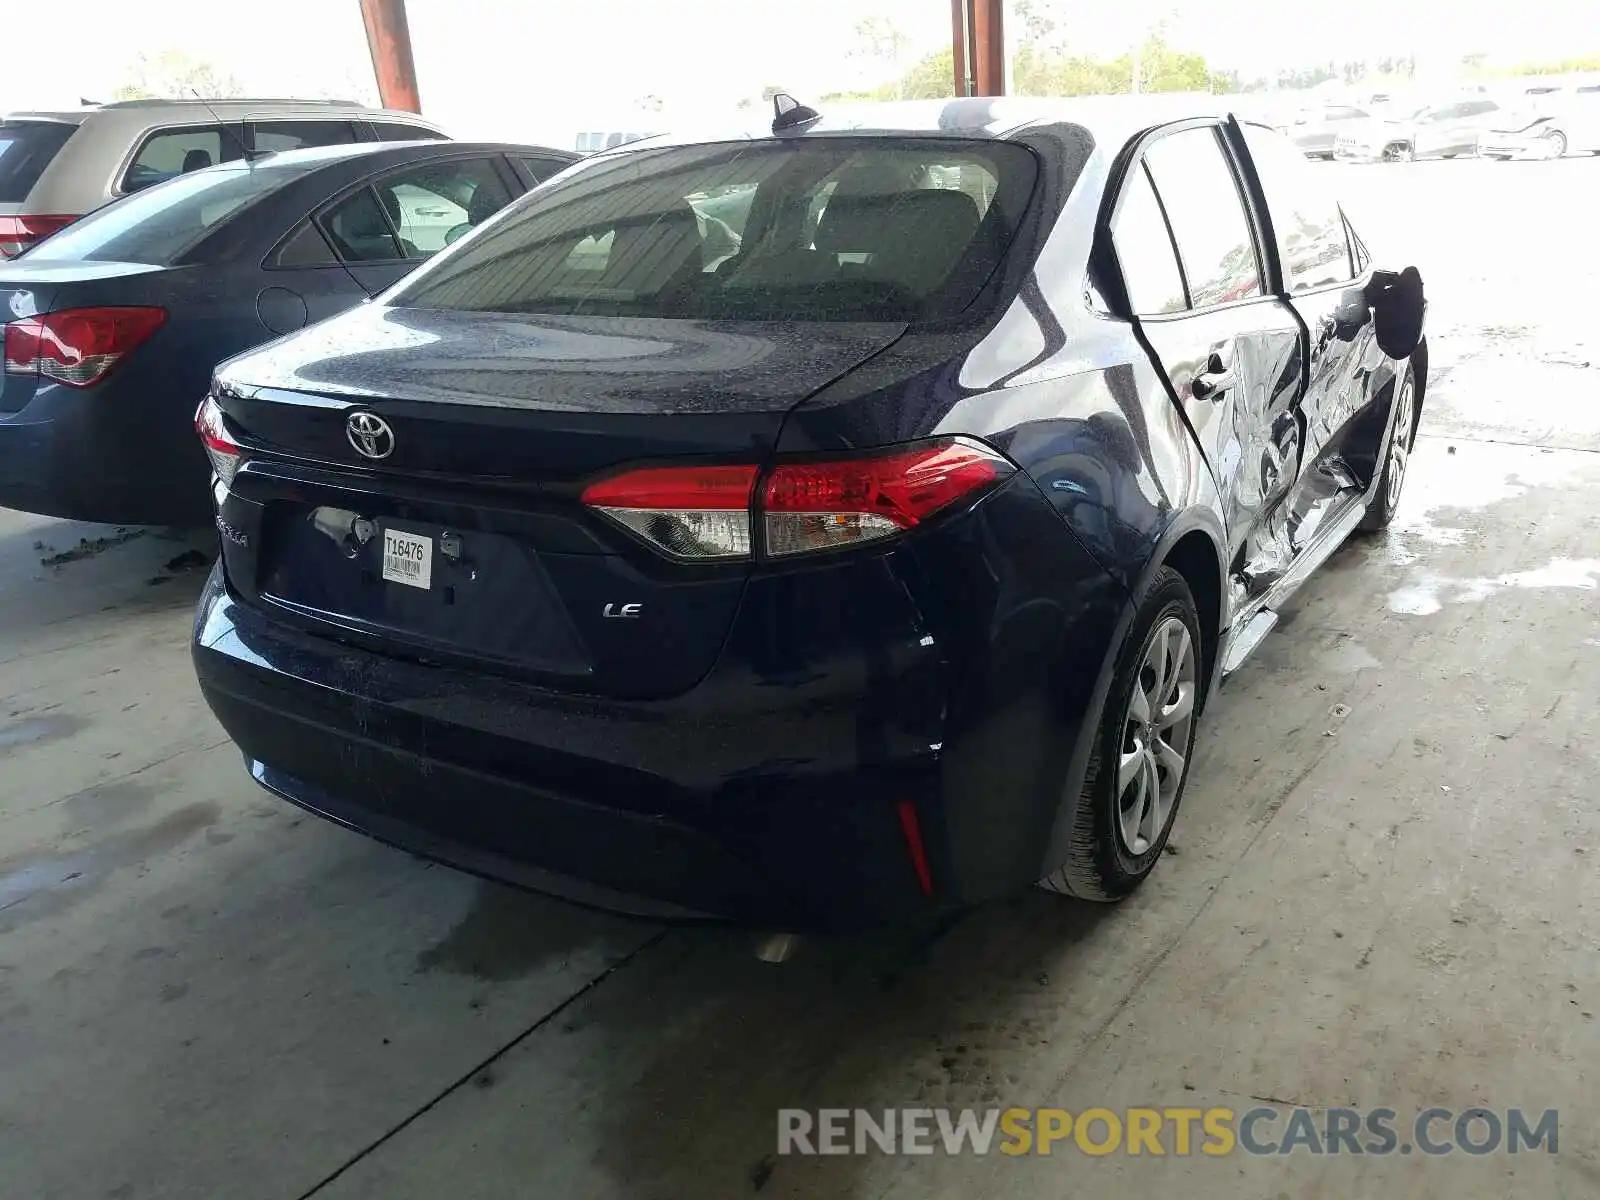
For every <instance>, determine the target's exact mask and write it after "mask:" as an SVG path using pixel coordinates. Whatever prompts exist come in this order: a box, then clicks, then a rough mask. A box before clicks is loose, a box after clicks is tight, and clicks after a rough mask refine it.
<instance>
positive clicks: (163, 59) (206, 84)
mask: <svg viewBox="0 0 1600 1200" xmlns="http://www.w3.org/2000/svg"><path fill="white" fill-rule="evenodd" d="M111 95H112V98H113V99H115V100H151V99H178V100H192V99H194V97H196V96H199V97H200V98H201V99H202V100H226V99H230V98H232V97H236V96H242V95H244V89H243V88H242V87H240V86H239V81H238V80H237V79H235V78H234V77H233V76H232V75H231V74H229V73H228V72H227V71H224V70H223V69H222V68H220V67H218V66H217V65H216V64H215V63H210V62H206V61H205V60H203V59H197V58H193V57H191V56H190V55H188V54H185V53H184V52H183V51H181V50H160V51H157V52H156V53H154V54H151V53H143V54H140V55H139V56H138V57H136V58H135V59H134V60H133V62H132V63H130V64H129V65H128V68H127V70H126V71H124V72H123V82H122V83H121V84H120V85H119V86H118V87H117V88H116V89H115V90H114V91H113V92H112V93H111Z"/></svg>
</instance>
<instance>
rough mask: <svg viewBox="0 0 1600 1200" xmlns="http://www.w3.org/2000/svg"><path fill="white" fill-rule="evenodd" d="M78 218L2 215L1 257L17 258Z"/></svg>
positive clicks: (0, 221) (0, 234)
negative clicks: (36, 243)
mask: <svg viewBox="0 0 1600 1200" xmlns="http://www.w3.org/2000/svg"><path fill="white" fill-rule="evenodd" d="M77 219H78V218H77V217H75V216H64V215H51V216H34V217H0V258H15V257H16V256H17V255H19V254H21V253H22V252H23V251H24V250H26V249H28V248H29V247H31V246H32V245H33V244H34V243H35V242H40V241H43V240H44V239H45V238H47V237H49V236H50V235H51V234H52V233H54V232H56V230H58V229H65V228H66V227H67V226H68V225H71V224H72V223H73V222H74V221H76V220H77Z"/></svg>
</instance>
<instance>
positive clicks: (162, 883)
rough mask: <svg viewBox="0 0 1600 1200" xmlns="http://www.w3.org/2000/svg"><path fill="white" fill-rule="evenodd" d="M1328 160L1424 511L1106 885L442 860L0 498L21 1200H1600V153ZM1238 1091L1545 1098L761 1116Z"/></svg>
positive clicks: (147, 588) (97, 571)
mask: <svg viewBox="0 0 1600 1200" xmlns="http://www.w3.org/2000/svg"><path fill="white" fill-rule="evenodd" d="M1325 169H1326V171H1327V173H1328V174H1327V177H1328V178H1330V179H1339V180H1341V181H1342V182H1343V183H1344V184H1345V185H1346V186H1347V188H1348V189H1349V191H1350V193H1351V194H1352V196H1353V199H1352V201H1351V204H1350V208H1351V210H1352V214H1353V216H1355V218H1356V219H1357V221H1358V223H1360V224H1361V227H1362V228H1363V230H1364V232H1365V233H1366V234H1367V236H1368V240H1369V242H1370V243H1371V244H1372V245H1373V248H1374V249H1375V250H1380V251H1381V249H1382V246H1383V244H1384V243H1385V242H1386V241H1390V240H1394V241H1396V242H1397V244H1400V245H1409V246H1413V247H1415V250H1414V254H1413V257H1415V258H1416V259H1417V260H1418V261H1419V262H1420V263H1421V264H1422V265H1423V267H1424V269H1425V272H1426V274H1427V277H1428V281H1429V285H1430V294H1431V296H1432V298H1433V310H1432V313H1431V316H1430V322H1431V330H1432V334H1433V347H1434V362H1435V366H1436V369H1435V381H1434V386H1433V390H1432V393H1431V395H1430V397H1429V405H1428V409H1427V412H1426V415H1425V419H1424V424H1423V437H1422V439H1421V442H1420V445H1419V449H1418V454H1417V459H1416V465H1415V468H1414V473H1413V476H1412V479H1411V483H1410V485H1409V490H1408V495H1407V497H1406V501H1405V504H1404V507H1403V516H1402V520H1401V521H1400V522H1399V524H1398V525H1397V526H1396V528H1395V529H1394V530H1392V531H1391V532H1390V533H1389V534H1388V535H1387V536H1385V537H1381V538H1378V539H1375V540H1371V541H1363V542H1359V543H1353V544H1352V545H1350V546H1349V547H1347V548H1346V549H1345V550H1344V551H1342V552H1341V553H1340V554H1339V555H1338V556H1337V557H1336V558H1335V559H1334V561H1333V562H1332V563H1331V564H1330V565H1329V567H1328V568H1327V569H1325V571H1324V572H1323V573H1322V574H1321V575H1320V576H1319V577H1318V578H1317V579H1315V580H1314V581H1313V582H1312V583H1311V584H1310V585H1309V586H1308V587H1307V589H1306V590H1305V591H1304V592H1303V593H1302V595H1301V597H1300V598H1299V600H1298V602H1297V605H1296V607H1295V608H1294V610H1293V612H1292V620H1290V621H1288V623H1287V625H1286V627H1285V628H1284V629H1282V630H1281V631H1280V632H1277V633H1275V634H1273V635H1272V637H1271V638H1269V640H1268V641H1267V643H1266V644H1265V645H1264V646H1263V648H1262V650H1261V651H1260V652H1259V654H1258V655H1257V657H1256V659H1255V660H1253V661H1252V663H1251V664H1250V665H1249V666H1247V667H1246V669H1245V670H1244V671H1243V672H1241V673H1240V675H1238V676H1236V677H1235V679H1234V680H1233V681H1231V682H1230V685H1229V687H1228V688H1227V690H1226V691H1225V692H1224V693H1222V695H1221V697H1220V699H1219V701H1218V703H1217V704H1216V705H1215V706H1214V708H1213V709H1212V710H1211V711H1209V712H1208V713H1207V716H1206V721H1205V723H1204V725H1203V726H1202V730H1201V750H1200V752H1199V756H1198V758H1197V760H1196V762H1195V765H1194V768H1193V771H1192V775H1191V781H1190V785H1189V791H1188V795H1187V799H1186V801H1185V805H1184V810H1183V812H1182V814H1181V816H1180V821H1179V825H1178V827H1177V831H1176V834H1175V837H1174V843H1175V846H1176V850H1177V853H1176V854H1175V855H1174V856H1172V857H1169V858H1167V859H1166V860H1165V861H1164V862H1163V863H1162V865H1161V868H1160V870H1159V872H1158V873H1157V875H1156V876H1155V878H1154V879H1153V880H1152V881H1151V883H1150V885H1149V886H1148V887H1147V888H1145V889H1144V890H1143V891H1142V892H1141V893H1140V894H1138V895H1137V896H1136V897H1135V898H1133V899H1132V900H1131V901H1130V902H1128V903H1126V904H1124V905H1122V906H1120V907H1118V908H1114V909H1100V908H1086V907H1082V906H1077V905H1073V904H1069V903H1065V902H1063V901H1062V900H1061V899H1060V898H1058V897H1054V896H1050V895H1045V894H1043V893H1039V894H1034V895H1026V896H1022V897H1019V898H1018V899H1017V900H1015V901H1014V902H1012V903H1009V904H1003V905H995V906H992V907H989V908H986V909H984V910H982V911H979V912H975V913H973V914H971V915H970V916H968V917H967V918H965V919H964V920H962V921H960V922H957V923H956V924H955V925H954V926H953V927H951V928H948V929H942V930H932V929H917V930H906V931H901V932H897V933H894V934H880V935H875V936H873V937H864V938H859V939H854V940H848V941H842V942H837V943H820V944H811V945H809V946H808V947H807V948H806V949H805V951H804V952H803V953H802V954H801V955H800V956H799V957H798V958H797V959H796V960H795V961H794V962H792V963H790V964H788V965H787V966H784V967H782V968H773V967H768V966H763V965H762V964H760V963H758V962H756V961H754V960H753V958H752V957H751V956H750V954H749V946H748V942H747V940H746V939H744V938H742V937H739V936H735V935H733V934H729V933H721V932H706V931H694V932H691V931H681V930H680V931H662V930H659V929H655V928H652V927H650V926H646V925H640V924H634V923H628V922H624V921H620V920H613V919H610V918H606V917H602V916H597V915H593V914H589V913H586V912H582V911H579V910H576V909H572V908H569V907H566V906H563V905H561V904H558V903H555V902H550V901H545V900H541V899H538V898H535V897H530V896H526V895H523V894H519V893H514V892H511V891H508V890H505V889H502V888H498V887H495V886H491V885H487V884H483V883H480V882H477V881H475V880H473V879H470V878H467V877H466V876H463V875H460V874H457V873H455V872H453V871H450V870H447V869H445V868H441V867H430V866H428V865H426V864H423V863H421V862H418V861H416V860H414V859H412V858H410V857H408V856H406V855H404V854H400V853H397V852H395V851H392V850H388V849H385V848H383V847H380V846H376V845H373V844H371V843H369V842H367V841H366V840H364V839H362V838H360V837H358V836H356V835H354V834H351V833H347V832H344V831H342V830H339V829H336V828H333V827H331V826H329V825H327V824H324V823H322V822H320V821H317V820H315V819H312V818H307V817H303V816H301V815H300V814H299V813H297V812H296V811H295V810H292V809H290V808H289V807H288V806H286V805H283V804H281V803H278V802H276V801H274V800H272V799H271V798H269V797H268V796H266V795H265V794H264V793H261V792H259V791H257V790H256V789H255V788H254V787H253V786H252V785H251V784H250V783H249V782H248V780H247V779H246V778H245V776H244V774H243V772H242V770H241V769H240V764H239V760H238V757H237V755H236V753H235V752H234V751H233V750H232V748H231V747H230V746H229V745H228V744H227V743H226V742H225V740H224V739H223V737H222V735H221V733H220V732H219V731H218V729H217V727H216V726H215V724H214V723H213V722H212V721H211V719H210V716H209V714H208V713H207V712H206V710H205V708H204V706H203V705H202V704H201V702H200V700H199V697H198V695H197V694H196V690H195V688H194V685H193V682H192V678H191V675H190V668H189V663H188V658H187V655H186V653H185V640H186V637H187V634H188V626H189V617H190V610H191V606H192V603H193V600H194V597H195V594H196V592H197V590H198V587H199V582H200V575H201V572H200V571H197V570H187V571H185V570H181V569H178V567H177V566H175V567H173V568H171V569H169V568H168V567H167V564H168V563H169V562H172V561H173V560H174V559H176V558H177V556H178V555H180V554H181V553H182V552H183V551H184V550H185V549H186V546H185V545H184V544H183V543H181V542H176V541H169V540H163V539H161V538H160V537H159V536H158V535H157V534H155V533H152V532H146V533H142V534H140V535H139V536H136V537H132V538H130V539H128V540H125V541H120V542H116V543H114V544H108V545H99V544H94V543H91V544H90V545H88V546H85V547H81V548H80V549H81V550H82V551H83V552H84V553H83V554H82V556H81V557H76V558H74V560H73V561H69V562H65V563H63V564H61V565H59V566H46V565H42V564H41V562H40V560H41V558H48V557H50V556H51V555H53V554H55V553H57V552H60V551H65V550H69V549H70V548H72V547H74V546H75V545H76V544H77V541H78V539H79V538H80V537H86V538H91V539H92V538H97V537H102V536H105V535H107V534H108V533H110V532H112V531H107V530H104V529H98V528H88V527H77V526H70V525H66V524H63V523H58V522H52V521H46V520H42V519H37V518H32V517H25V516H21V515H19V514H12V513H0V1195H4V1196H6V1197H11V1196H15V1197H27V1198H30V1200H33V1198H38V1200H43V1198H46V1197H71V1198H73V1200H76V1198H79V1197H106V1198H114V1200H143V1198H145V1197H156V1196H161V1197H196V1198H202V1197H203V1198H206V1200H213V1198H216V1197H228V1198H229V1200H255V1198H258V1197H259V1198H261V1200H294V1198H298V1197H309V1196H313V1195H315V1196H316V1197H318V1200H335V1198H339V1200H350V1198H355V1197H371V1198H380V1197H381V1198H383V1200H407V1198H412V1197H416V1198H422V1197H428V1198H433V1197H443V1196H449V1197H451V1198H452V1200H456V1198H460V1200H468V1198H471V1197H496V1198H499V1197H510V1196H528V1195H537V1196H554V1197H569V1196H571V1197H629V1198H636V1200H658V1198H666V1197H688V1196H693V1197H734V1196H749V1195H752V1194H755V1193H757V1192H760V1193H761V1194H763V1195H764V1196H779V1197H798V1196H804V1197H817V1198H823V1197H827V1198H834V1197H839V1198H843V1197H858V1196H890V1197H905V1198H911V1197H951V1198H954V1197H969V1196H1029V1197H1031V1196H1058V1195H1063V1194H1066V1193H1067V1192H1069V1191H1070V1192H1071V1193H1072V1194H1074V1195H1082V1196H1101V1195H1104V1196H1128V1195H1140V1196H1142V1195H1155V1194H1158V1193H1160V1194H1169V1193H1170V1192H1175V1191H1177V1190H1178V1189H1182V1194H1184V1195H1185V1196H1186V1197H1188V1200H1212V1198H1218V1200H1220V1198H1222V1197H1227V1198H1229V1200H1234V1198H1249V1197H1263V1198H1268V1197H1271V1198H1276V1197H1284V1198H1287V1197H1290V1196H1293V1197H1295V1198H1296V1200H1303V1198H1311V1197H1321V1196H1326V1197H1339V1198H1341V1200H1346V1198H1348V1197H1352V1196H1369V1195H1383V1196H1386V1197H1419V1198H1420V1197H1450V1198H1451V1200H1465V1198H1468V1197H1479V1196H1482V1197H1503V1196H1506V1195H1509V1194H1513V1193H1514V1194H1516V1195H1518V1196H1525V1197H1542V1196H1550V1197H1558V1196H1559V1197H1566V1196H1571V1197H1578V1196H1593V1195H1595V1194H1597V1193H1600V1141H1597V1138H1596V1134H1595V1130H1594V1122H1593V1114H1594V1112H1595V1111H1596V1109H1597V1107H1600V1054H1597V1051H1600V1020H1597V1017H1596V1015H1595V1014H1596V1013H1597V1012H1600V953H1597V952H1600V870H1597V861H1596V860H1597V858H1600V787H1597V784H1596V779H1597V778H1600V744H1597V742H1596V740H1595V739H1594V737H1593V716H1592V712H1591V708H1592V704H1593V698H1594V696H1595V695H1596V694H1597V693H1600V628H1597V625H1596V620H1595V618H1596V614H1597V610H1600V605H1597V596H1600V593H1597V591H1596V588H1597V585H1600V542H1597V537H1596V534H1597V531H1600V517H1597V515H1596V513H1597V510H1600V454H1597V453H1596V452H1597V451H1600V344H1597V335H1596V334H1595V333H1594V319H1595V318H1594V300H1593V298H1594V296H1595V295H1596V294H1597V289H1600V248H1597V243H1596V241H1595V239H1594V238H1593V236H1592V232H1591V231H1592V227H1593V226H1592V222H1593V214H1594V213H1595V212H1596V211H1600V160H1571V161H1567V162H1561V163H1531V164H1507V165H1499V164H1490V163H1476V162H1456V163H1437V164H1434V163H1428V164H1415V165H1412V166H1406V167H1400V166H1397V167H1392V168H1391V167H1373V168H1348V167H1342V166H1340V167H1333V166H1330V167H1327V168H1325ZM1523 218H1526V223H1523ZM1408 229H1409V230H1411V231H1412V232H1411V233H1410V240H1408V241H1405V242H1398V239H1399V238H1400V237H1401V236H1403V235H1405V234H1406V231H1407V230H1408ZM1380 257H1381V253H1380ZM180 565H181V564H180ZM1252 1098H1256V1099H1252ZM1259 1098H1273V1099H1276V1100H1282V1101H1290V1102H1298V1103H1304V1104H1308V1105H1323V1106H1326V1105H1346V1104H1347V1105H1352V1106H1370V1105H1380V1104H1382V1105H1388V1106H1390V1107H1393V1108H1395V1109H1398V1110H1401V1111H1402V1112H1405V1111H1407V1110H1416V1109H1420V1108H1424V1107H1427V1106H1429V1105H1432V1104H1438V1105H1441V1106H1445V1107H1450V1108H1456V1109H1461V1108H1465V1107H1468V1106H1470V1105H1485V1106H1488V1107H1494V1108H1502V1109H1503V1108H1506V1107H1510V1106H1518V1105H1520V1106H1523V1107H1526V1108H1532V1109H1537V1110H1542V1109H1545V1108H1558V1109H1560V1110H1561V1116H1562V1128H1561V1141H1560V1151H1561V1152H1560V1154H1559V1155H1558V1156H1555V1157H1548V1156H1545V1155H1535V1156H1528V1155H1523V1156H1520V1157H1518V1158H1510V1157H1491V1158H1470V1157H1465V1156H1462V1155H1460V1154H1457V1155H1454V1156H1452V1157H1450V1158H1446V1159H1432V1158H1421V1157H1408V1158H1397V1157H1390V1158H1386V1159H1381V1160H1380V1159H1367V1160H1351V1159H1349V1158H1343V1159H1340V1158H1331V1159H1329V1158H1324V1159H1317V1158H1311V1157H1304V1156H1301V1157H1294V1158H1288V1159H1251V1158H1246V1157H1243V1156H1237V1155H1236V1156H1234V1157H1230V1158H1227V1159H1221V1160H1209V1159H1177V1158H1167V1159H1164V1160H1163V1159H1150V1158H1126V1157H1121V1156H1113V1157H1109V1158H1103V1159H1089V1158H1086V1157H1082V1156H1078V1155H1071V1156H1065V1155H1057V1156H1055V1157H1052V1158H1026V1159H1012V1158H1000V1157H992V1158H984V1159H975V1158H968V1159H949V1158H946V1157H944V1156H943V1155H939V1156H935V1157H932V1158H888V1157H884V1156H878V1155H874V1156H870V1157H861V1158H856V1157H845V1158H827V1159H796V1158H784V1159H775V1158H774V1157H773V1151H774V1149H775V1134H774V1130H775V1110H776V1109H778V1108H780V1107H812V1108H815V1107H821V1106H834V1107H852V1106H861V1107H868V1108H882V1107H885V1106H889V1105H909V1104H923V1105H951V1106H964V1105H977V1106H986V1105H991V1104H1021V1105H1060V1106H1063V1107H1066V1108H1069V1109H1073V1110H1080V1109H1083V1108H1086V1107H1090V1106H1093V1105H1104V1106H1109V1107H1112V1108H1120V1107H1124V1106H1127V1105H1131V1104H1141V1103H1151V1104H1155V1105H1180V1104H1188V1105H1195V1106H1205V1105H1208V1104H1224V1105H1230V1106H1233V1107H1235V1108H1248V1107H1250V1106H1252V1105H1253V1104H1254V1103H1256V1102H1257V1100H1258V1099H1259Z"/></svg>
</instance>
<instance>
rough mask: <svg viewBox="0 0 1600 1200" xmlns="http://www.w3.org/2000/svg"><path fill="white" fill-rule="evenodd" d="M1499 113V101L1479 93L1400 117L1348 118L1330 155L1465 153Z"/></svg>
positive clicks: (1394, 158) (1372, 158)
mask: <svg viewBox="0 0 1600 1200" xmlns="http://www.w3.org/2000/svg"><path fill="white" fill-rule="evenodd" d="M1500 113H1501V106H1500V103H1499V101H1497V100H1495V99H1494V98H1493V97H1491V96H1486V95H1481V94H1479V95H1469V96H1463V97H1460V98H1459V99H1455V100H1450V101H1446V102H1444V103H1441V104H1433V105H1429V106H1428V107H1426V108H1422V109H1419V110H1418V111H1416V112H1413V113H1410V114H1407V115H1403V116H1402V115H1399V114H1392V115H1390V116H1389V117H1387V118H1384V117H1379V118H1378V119H1375V120H1371V121H1360V122H1357V121H1352V122H1350V128H1348V129H1345V130H1342V131H1341V132H1340V133H1339V136H1338V140H1336V141H1335V142H1334V145H1333V153H1334V157H1335V158H1341V159H1356V160H1359V161H1365V162H1376V161H1383V162H1409V161H1410V160H1411V159H1414V158H1459V157H1461V156H1463V155H1465V156H1468V157H1470V156H1472V155H1475V154H1476V153H1477V152H1478V135H1479V134H1480V133H1483V132H1484V131H1486V130H1487V129H1489V128H1491V127H1492V125H1493V124H1494V122H1495V121H1496V120H1497V119H1498V118H1499V116H1500Z"/></svg>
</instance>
